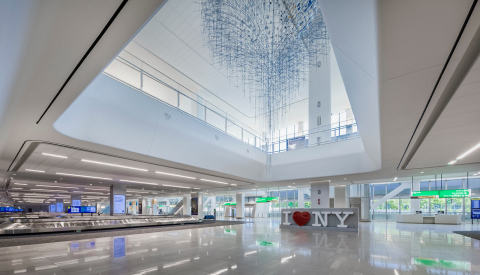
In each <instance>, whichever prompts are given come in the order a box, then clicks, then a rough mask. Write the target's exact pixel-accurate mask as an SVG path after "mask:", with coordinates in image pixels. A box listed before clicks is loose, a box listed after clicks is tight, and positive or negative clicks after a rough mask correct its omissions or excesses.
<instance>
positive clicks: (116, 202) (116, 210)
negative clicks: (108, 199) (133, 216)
mask: <svg viewBox="0 0 480 275" xmlns="http://www.w3.org/2000/svg"><path fill="white" fill-rule="evenodd" d="M113 214H125V195H113Z"/></svg>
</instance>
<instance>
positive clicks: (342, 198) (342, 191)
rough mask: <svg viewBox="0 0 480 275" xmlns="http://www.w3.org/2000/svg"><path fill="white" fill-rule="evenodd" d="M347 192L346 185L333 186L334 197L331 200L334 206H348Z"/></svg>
mask: <svg viewBox="0 0 480 275" xmlns="http://www.w3.org/2000/svg"><path fill="white" fill-rule="evenodd" d="M349 206H350V203H349V202H348V194H347V188H346V186H335V198H334V200H333V207H334V208H348V207H349Z"/></svg>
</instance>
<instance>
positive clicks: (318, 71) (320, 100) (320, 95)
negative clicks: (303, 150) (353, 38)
mask: <svg viewBox="0 0 480 275" xmlns="http://www.w3.org/2000/svg"><path fill="white" fill-rule="evenodd" d="M332 54H333V53H332ZM308 78H309V80H308V83H309V85H308V113H309V115H308V127H309V134H310V137H309V141H308V142H309V143H310V144H317V143H322V142H326V141H328V140H330V130H329V129H328V128H330V127H329V125H330V123H331V122H330V119H331V112H332V111H331V87H330V58H328V57H326V58H324V59H321V60H318V61H317V64H316V65H310V67H309V74H308ZM327 129H328V130H327ZM320 130H322V131H320ZM323 130H326V131H323Z"/></svg>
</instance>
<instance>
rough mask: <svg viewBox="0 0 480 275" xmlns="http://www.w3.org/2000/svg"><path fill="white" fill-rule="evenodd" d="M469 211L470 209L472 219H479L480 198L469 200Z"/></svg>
mask: <svg viewBox="0 0 480 275" xmlns="http://www.w3.org/2000/svg"><path fill="white" fill-rule="evenodd" d="M470 211H471V212H470V214H471V217H472V220H478V219H480V199H472V200H471V208H470Z"/></svg>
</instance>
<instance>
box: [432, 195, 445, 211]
mask: <svg viewBox="0 0 480 275" xmlns="http://www.w3.org/2000/svg"><path fill="white" fill-rule="evenodd" d="M438 211H445V199H440V198H433V199H430V212H431V213H432V214H436V213H438Z"/></svg>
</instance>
